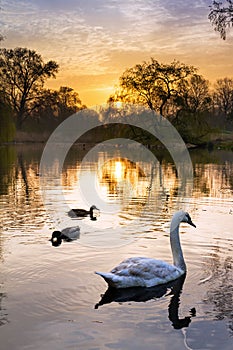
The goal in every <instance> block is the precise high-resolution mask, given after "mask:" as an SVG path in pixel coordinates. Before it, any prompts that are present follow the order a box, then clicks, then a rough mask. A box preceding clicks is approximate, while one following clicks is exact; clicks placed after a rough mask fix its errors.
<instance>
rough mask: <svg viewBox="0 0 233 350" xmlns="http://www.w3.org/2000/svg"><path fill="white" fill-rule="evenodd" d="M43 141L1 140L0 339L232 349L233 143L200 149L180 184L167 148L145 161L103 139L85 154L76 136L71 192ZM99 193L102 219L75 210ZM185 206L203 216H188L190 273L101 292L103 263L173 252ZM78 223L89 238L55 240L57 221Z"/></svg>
mask: <svg viewBox="0 0 233 350" xmlns="http://www.w3.org/2000/svg"><path fill="white" fill-rule="evenodd" d="M42 151H43V146H36V145H27V146H23V145H22V146H15V147H14V146H11V147H1V148H0V264H1V275H0V287H1V289H0V339H1V350H5V349H7V350H8V349H17V350H20V349H37V350H39V349H51V350H53V349H56V350H60V349H61V350H63V349H83V350H97V349H101V350H102V349H103V350H104V349H124V350H126V349H127V350H128V349H138V350H139V349H140V350H141V349H144V350H146V349H149V350H152V349H175V350H176V349H177V350H178V349H179V350H180V349H203V350H204V349H224V350H225V349H229V350H230V349H232V347H233V307H232V305H233V230H232V228H233V225H232V224H233V197H232V194H233V156H232V152H227V151H221V150H220V151H213V152H211V153H208V151H200V150H198V151H194V150H193V151H191V152H190V156H191V159H192V163H193V168H194V179H193V183H191V182H190V181H187V183H185V185H184V184H183V185H182V186H183V188H182V191H180V186H181V185H180V183H179V178H178V175H177V170H176V167H175V165H174V164H173V163H172V162H171V160H170V159H169V158H166V156H164V155H163V154H162V155H161V154H160V155H158V156H157V159H158V160H159V161H158V162H157V163H154V164H153V163H151V162H142V161H141V162H138V164H135V163H133V162H131V161H127V160H125V159H123V158H122V154H121V153H119V150H118V149H117V148H116V149H115V154H114V155H113V154H112V150H111V159H110V160H109V158H108V149H105V148H102V149H99V150H98V152H97V157H96V156H95V159H94V160H93V161H91V160H90V159H88V158H86V161H84V159H85V158H83V157H84V156H86V155H87V151H85V150H83V149H82V147H79V146H76V147H73V148H72V150H71V151H70V152H69V154H68V156H67V158H66V161H65V164H64V166H63V171H62V176H61V178H60V186H61V187H62V190H63V196H62V197H61V196H60V193H59V191H58V185H59V184H58V183H57V181H55V180H54V179H50V178H49V177H48V178H47V179H46V182H45V183H43V181H42V180H43V179H42V180H41V174H40V159H41V155H42ZM58 162H59V160H58V159H54V162H53V164H52V167H53V169H56V167H58ZM93 188H95V191H96V192H95V195H93V198H92V197H91V196H92V193H93ZM44 191H45V192H46V194H47V197H46V199H45V198H44ZM98 196H99V197H98ZM97 197H98V198H97ZM92 199H93V203H91V201H92ZM44 200H45V202H44ZM91 204H96V205H97V206H99V207H100V211H101V213H100V216H99V217H98V219H97V221H91V220H90V219H89V218H85V219H83V220H80V219H77V218H70V217H69V216H68V213H67V212H68V209H70V208H72V207H83V208H88V207H89V205H91ZM64 208H67V210H63V209H64ZM181 208H184V209H187V210H188V211H189V213H190V215H191V217H192V219H193V221H194V222H195V224H196V226H197V228H196V229H194V228H193V227H190V226H189V227H188V226H187V225H183V226H182V228H181V241H182V247H183V252H184V256H185V260H186V264H187V267H188V272H187V276H186V278H185V280H184V281H178V283H177V284H175V285H174V284H172V285H169V286H167V289H166V288H164V289H161V288H155V289H152V290H151V291H145V290H142V291H140V290H138V291H137V292H135V291H129V293H128V294H127V295H125V294H119V293H118V294H117V293H115V294H114V293H109V292H107V293H106V294H105V296H104V298H103V299H102V302H101V301H100V300H101V296H103V294H104V293H105V292H106V290H107V286H106V284H105V282H104V281H103V280H102V279H101V278H100V277H99V276H97V275H95V274H94V271H96V270H98V271H108V270H110V269H111V268H112V267H114V266H115V265H116V264H117V263H119V262H120V261H121V260H123V259H124V258H126V257H130V256H148V257H154V258H159V259H163V260H167V261H168V262H171V261H172V259H171V252H170V247H169V221H170V218H171V216H172V214H173V213H174V211H175V210H177V209H181ZM72 225H73V226H75V225H79V226H80V229H81V234H80V238H79V239H78V240H77V241H75V242H72V243H65V242H63V243H62V244H61V245H60V246H58V247H53V246H52V245H51V243H50V242H49V238H50V236H51V233H52V231H53V230H54V229H55V228H63V227H67V226H72ZM181 290H182V291H181ZM98 303H99V304H98ZM102 304H103V305H102Z"/></svg>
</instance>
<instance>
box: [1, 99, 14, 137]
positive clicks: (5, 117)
mask: <svg viewBox="0 0 233 350" xmlns="http://www.w3.org/2000/svg"><path fill="white" fill-rule="evenodd" d="M11 112H12V111H11V109H10V107H9V105H8V104H7V102H6V100H5V97H4V95H3V94H0V143H1V142H10V141H12V140H13V138H14V136H15V124H14V122H13V120H12V116H11Z"/></svg>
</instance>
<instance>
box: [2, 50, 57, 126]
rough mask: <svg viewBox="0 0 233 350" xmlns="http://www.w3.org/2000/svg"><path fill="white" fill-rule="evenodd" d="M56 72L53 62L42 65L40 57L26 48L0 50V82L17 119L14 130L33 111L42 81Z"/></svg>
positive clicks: (40, 91) (53, 75) (41, 88)
mask: <svg viewBox="0 0 233 350" xmlns="http://www.w3.org/2000/svg"><path fill="white" fill-rule="evenodd" d="M57 71H58V64H57V63H56V62H55V61H49V62H47V63H44V62H43V60H42V58H41V56H40V55H39V54H37V53H36V52H35V51H33V50H29V49H27V48H15V49H5V48H3V49H0V83H1V90H2V91H4V93H5V96H6V98H7V99H8V103H9V104H10V106H11V108H12V109H13V111H14V113H15V116H16V118H17V127H18V128H19V129H21V128H22V124H23V122H24V120H25V119H26V118H27V117H28V116H29V115H30V112H31V110H32V108H35V106H36V104H35V101H36V100H37V99H38V98H39V97H40V95H41V93H42V90H43V86H44V83H45V81H46V80H47V79H48V78H50V77H53V78H55V73H57Z"/></svg>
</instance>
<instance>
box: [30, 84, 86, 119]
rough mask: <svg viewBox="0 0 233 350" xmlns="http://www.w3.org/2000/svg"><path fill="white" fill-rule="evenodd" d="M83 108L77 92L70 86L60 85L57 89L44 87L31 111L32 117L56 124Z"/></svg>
mask: <svg viewBox="0 0 233 350" xmlns="http://www.w3.org/2000/svg"><path fill="white" fill-rule="evenodd" d="M84 108H86V106H85V105H83V104H82V102H81V100H80V98H79V94H78V93H77V92H75V91H74V90H73V89H72V88H70V87H67V86H61V87H60V89H59V90H50V89H44V90H43V93H42V94H41V96H40V98H39V100H37V101H36V107H35V108H34V109H33V112H32V113H33V117H34V119H37V120H39V119H41V120H42V119H46V120H47V121H50V122H51V121H53V122H55V123H56V124H57V122H61V121H62V120H64V119H66V118H67V117H69V116H70V115H72V114H74V113H76V112H78V111H79V110H81V109H84ZM53 122H52V124H54V123H53Z"/></svg>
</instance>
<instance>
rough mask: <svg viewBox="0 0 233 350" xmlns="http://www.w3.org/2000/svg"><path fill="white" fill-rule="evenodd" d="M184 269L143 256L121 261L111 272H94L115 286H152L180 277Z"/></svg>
mask: <svg viewBox="0 0 233 350" xmlns="http://www.w3.org/2000/svg"><path fill="white" fill-rule="evenodd" d="M184 272H185V271H183V270H181V269H180V268H178V267H176V266H174V265H170V264H168V263H166V262H165V261H162V260H155V259H151V258H145V257H135V258H129V259H126V260H124V261H122V262H121V263H120V264H119V265H118V266H116V267H115V268H114V269H113V270H112V271H111V272H109V273H103V272H96V273H97V274H98V275H100V276H102V277H103V278H104V279H105V280H106V282H107V283H108V284H109V285H110V286H112V287H116V288H128V287H135V286H140V287H152V286H155V285H159V284H163V283H167V282H169V281H172V280H174V279H176V278H178V277H180V276H181V275H182V274H183V273H184Z"/></svg>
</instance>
